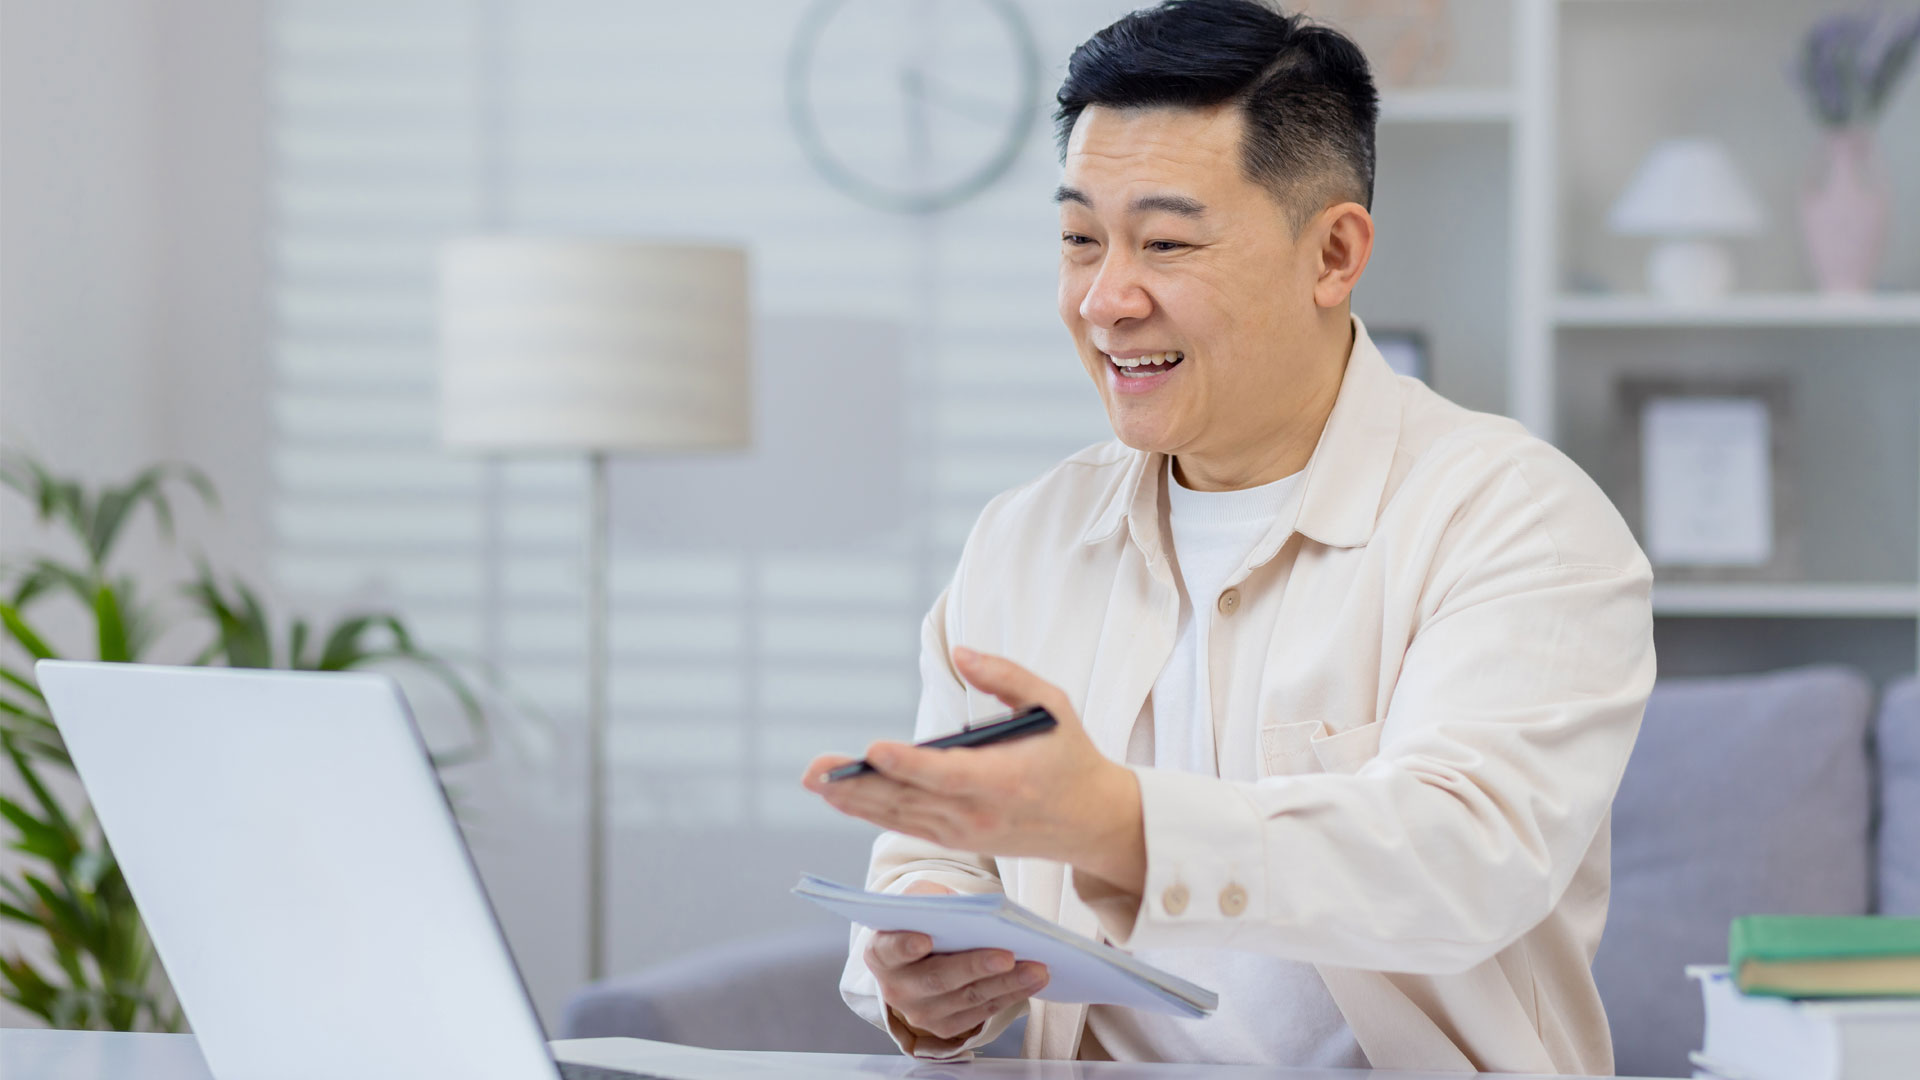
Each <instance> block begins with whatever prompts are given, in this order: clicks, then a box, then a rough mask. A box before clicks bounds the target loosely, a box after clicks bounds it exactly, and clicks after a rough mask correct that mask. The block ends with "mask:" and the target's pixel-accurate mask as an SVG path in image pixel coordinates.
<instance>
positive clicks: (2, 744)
mask: <svg viewBox="0 0 1920 1080" xmlns="http://www.w3.org/2000/svg"><path fill="white" fill-rule="evenodd" d="M0 750H4V751H5V752H6V755H7V759H8V760H9V761H12V762H13V770H14V772H16V773H18V774H19V776H20V781H21V783H24V784H26V785H27V790H28V791H29V792H31V793H32V794H33V800H34V801H35V802H37V803H39V804H40V812H41V813H42V814H44V815H45V816H46V819H47V821H48V822H50V823H51V824H52V825H53V827H54V828H56V829H59V830H60V831H61V832H62V833H64V834H66V835H67V836H69V837H72V838H73V848H74V850H78V849H79V847H80V840H79V831H78V830H76V829H75V828H74V827H73V821H72V820H71V819H70V818H68V817H67V813H66V811H65V810H63V809H61V807H60V802H59V800H58V799H55V798H54V797H53V793H52V792H51V791H48V790H47V785H46V784H45V783H43V782H41V780H40V773H39V771H38V770H36V769H35V768H34V767H33V763H32V762H29V761H28V760H27V757H26V755H25V754H23V753H21V752H20V748H19V747H18V746H15V745H14V743H13V739H12V737H11V736H0Z"/></svg>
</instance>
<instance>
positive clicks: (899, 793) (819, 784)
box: [802, 648, 1146, 892]
mask: <svg viewBox="0 0 1920 1080" xmlns="http://www.w3.org/2000/svg"><path fill="white" fill-rule="evenodd" d="M953 663H954V667H955V668H956V669H957V670H958V671H959V672H960V675H961V677H962V678H964V679H966V680H967V682H969V683H971V684H973V686H974V687H976V688H978V689H979V690H982V691H984V692H986V693H989V694H992V695H993V696H994V697H996V698H999V699H1000V701H1001V703H1003V704H1005V705H1006V706H1008V707H1009V708H1013V709H1024V708H1027V707H1028V706H1032V705H1041V706H1044V707H1045V708H1046V710H1047V711H1048V712H1050V713H1052V714H1053V716H1054V719H1055V720H1056V721H1058V722H1059V726H1058V727H1056V728H1054V729H1053V730H1052V731H1049V732H1046V733H1044V734H1040V735H1034V736H1029V737H1027V738H1023V739H1015V740H1013V741H1011V742H1005V743H997V744H994V745H991V746H980V747H969V748H965V749H954V750H929V749H924V748H921V747H916V746H911V745H908V744H906V743H899V742H887V741H882V742H876V743H874V744H873V745H872V746H869V747H868V748H867V761H868V763H869V764H871V765H872V766H873V767H874V769H875V770H876V772H874V773H869V774H867V775H864V776H857V777H854V778H853V779H850V780H837V781H832V782H828V781H827V780H825V779H823V777H824V776H825V774H826V773H827V771H828V770H830V769H833V768H836V767H837V766H840V765H844V764H846V763H847V762H849V761H852V760H853V759H852V758H847V757H842V756H839V755H834V754H825V755H822V756H820V757H817V758H815V759H813V761H812V763H810V764H809V765H808V766H807V772H806V776H805V777H804V778H803V779H802V783H804V784H805V785H806V787H807V790H809V791H812V792H814V793H816V794H818V795H820V796H821V797H822V798H824V799H826V800H827V802H828V803H830V804H831V805H832V806H833V808H834V809H836V810H839V811H840V812H841V813H844V814H851V815H853V816H854V817H857V818H862V819H864V820H866V821H871V822H873V823H874V824H875V825H879V826H881V827H882V828H886V829H891V830H893V831H895V832H901V833H906V834H907V835H909V836H917V837H919V838H921V839H923V840H930V841H932V842H934V843H936V844H939V845H941V846H942V847H950V848H955V849H958V850H961V851H972V852H976V853H978V854H981V855H1032V856H1039V857H1041V858H1048V859H1055V860H1057V861H1060V862H1064V863H1068V864H1070V865H1072V866H1074V867H1076V868H1078V869H1081V870H1084V871H1085V872H1087V873H1090V874H1092V875H1094V876H1096V877H1099V878H1101V879H1103V880H1105V881H1107V882H1108V883H1109V884H1112V885H1115V886H1118V887H1120V888H1122V889H1125V890H1127V891H1129V892H1138V891H1139V890H1140V888H1141V886H1142V883H1143V882H1144V881H1145V879H1146V841H1145V839H1144V836H1143V833H1142V831H1141V820H1140V785H1139V783H1138V781H1136V780H1135V779H1134V776H1133V773H1132V772H1131V771H1130V770H1128V769H1127V768H1126V767H1125V766H1122V765H1120V764H1118V763H1116V762H1114V761H1112V760H1110V759H1109V758H1107V756H1106V755H1104V754H1102V753H1101V752H1100V750H1099V748H1098V747H1096V746H1094V745H1093V740H1091V739H1089V738H1088V737H1087V732H1086V729H1085V728H1083V727H1082V726H1081V725H1080V718H1079V717H1078V716H1077V715H1076V714H1075V713H1074V711H1073V707H1072V705H1070V704H1069V703H1068V701H1067V695H1066V694H1065V692H1063V691H1062V690H1061V689H1060V688H1059V687H1057V686H1054V685H1052V684H1050V683H1048V682H1046V681H1045V680H1043V679H1041V678H1040V677H1039V676H1037V675H1035V674H1033V673H1032V672H1030V671H1028V670H1026V669H1025V668H1023V667H1021V666H1020V665H1018V664H1015V663H1014V662H1012V661H1011V660H1006V659H1003V658H1001V657H997V656H988V655H986V654H984V653H977V652H974V651H973V650H972V649H966V648H958V649H955V650H954V651H953Z"/></svg>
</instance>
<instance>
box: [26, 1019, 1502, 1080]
mask: <svg viewBox="0 0 1920 1080" xmlns="http://www.w3.org/2000/svg"><path fill="white" fill-rule="evenodd" d="M553 1052H554V1055H555V1056H556V1057H560V1058H563V1059H565V1060H567V1061H580V1062H586V1063H588V1064H593V1065H605V1066H608V1067H611V1068H621V1069H651V1070H653V1071H657V1072H662V1073H665V1074H666V1075H669V1076H671V1075H673V1072H674V1068H673V1067H674V1065H675V1064H676V1062H685V1061H688V1060H691V1058H692V1057H693V1056H701V1057H708V1056H711V1058H712V1059H713V1060H714V1061H716V1062H721V1063H724V1062H726V1061H728V1060H733V1061H744V1060H753V1061H763V1062H767V1063H769V1064H779V1065H784V1066H785V1067H786V1068H785V1070H783V1071H785V1072H787V1073H788V1074H789V1075H794V1076H800V1075H802V1074H805V1075H807V1076H810V1077H813V1076H820V1075H822V1074H825V1075H836V1074H837V1075H841V1076H847V1077H856V1078H862V1080H864V1078H870V1077H878V1078H886V1080H948V1078H950V1080H963V1078H964V1080H1173V1078H1174V1077H1207V1078H1218V1080H1254V1078H1256V1077H1264V1078H1267V1080H1358V1078H1360V1077H1366V1076H1378V1077H1381V1078H1382V1080H1385V1078H1387V1077H1394V1078H1396V1080H1465V1078H1464V1075H1463V1074H1461V1073H1441V1072H1431V1073H1430V1072H1392V1073H1390V1072H1378V1073H1375V1072H1368V1071H1366V1070H1349V1069H1282V1068H1267V1067H1259V1066H1246V1065H1119V1064H1107V1063H1099V1062H1082V1061H1008V1060H996V1059H987V1058H982V1059H980V1060H977V1061H975V1062H973V1063H971V1064H967V1065H941V1064H935V1063H931V1062H923V1061H914V1060H913V1059H911V1058H907V1057H896V1056H884V1057H867V1056H862V1055H858V1054H771V1053H754V1054H748V1053H728V1054H724V1055H721V1054H716V1053H715V1052H712V1051H689V1050H688V1049H687V1048H684V1047H676V1046H672V1045H670V1044H667V1043H652V1042H646V1041H644V1040H641V1039H573V1040H564V1041H560V1042H556V1043H554V1044H553ZM772 1075H773V1074H769V1076H770V1077H771V1076H772ZM1481 1075H1482V1076H1486V1077H1489V1078H1493V1077H1496V1076H1497V1077H1498V1080H1526V1078H1525V1077H1522V1076H1520V1075H1518V1074H1515V1073H1498V1074H1494V1073H1483V1074H1481ZM0 1077H5V1078H6V1080H211V1078H210V1077H209V1075H208V1073H207V1067H206V1064H205V1062H203V1061H202V1060H201V1058H200V1049H199V1047H198V1046H197V1045H196V1044H195V1043H194V1041H193V1036H191V1035H123V1034H111V1033H106V1032H96V1031H41V1030H34V1029H19V1028H9V1029H0Z"/></svg>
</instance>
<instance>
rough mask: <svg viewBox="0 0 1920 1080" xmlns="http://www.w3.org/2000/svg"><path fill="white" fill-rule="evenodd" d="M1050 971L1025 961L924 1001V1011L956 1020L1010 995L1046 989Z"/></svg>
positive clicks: (922, 1007)
mask: <svg viewBox="0 0 1920 1080" xmlns="http://www.w3.org/2000/svg"><path fill="white" fill-rule="evenodd" d="M1046 970H1047V969H1046V965H1044V964H1037V963H1034V962H1033V961H1031V960H1025V961H1022V962H1021V963H1019V964H1017V965H1015V966H1014V967H1013V968H1011V969H1010V970H1008V971H1006V972H1004V973H1002V974H999V975H988V976H986V977H984V978H979V979H975V980H973V981H972V982H970V983H968V984H966V985H965V986H962V987H961V988H960V989H958V990H953V991H949V992H948V993H945V994H942V995H940V996H939V997H937V998H931V999H928V1000H926V1001H922V1002H921V1003H920V1008H921V1011H923V1012H927V1013H930V1014H932V1015H934V1016H955V1015H959V1014H960V1013H962V1012H965V1011H967V1010H969V1009H977V1008H980V1007H981V1006H983V1005H990V1004H992V1003H994V1002H996V1001H999V1000H1001V999H1002V998H1005V997H1008V996H1010V995H1026V994H1031V993H1033V992H1034V991H1035V990H1037V989H1039V988H1040V987H1042V986H1044V985H1046Z"/></svg>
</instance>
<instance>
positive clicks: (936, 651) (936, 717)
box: [840, 588, 1027, 1060]
mask: <svg viewBox="0 0 1920 1080" xmlns="http://www.w3.org/2000/svg"><path fill="white" fill-rule="evenodd" d="M952 592H953V590H952V589H951V588H949V589H947V590H946V591H945V592H942V593H941V594H940V597H939V599H937V600H935V601H934V604H933V610H932V611H930V612H928V614H927V617H926V620H925V621H924V622H923V623H922V624H921V631H920V675H921V686H922V690H921V696H920V709H919V713H918V715H917V717H916V719H915V722H914V732H915V737H916V738H922V739H924V738H929V737H931V736H933V735H937V734H940V733H942V732H946V731H952V730H954V729H957V728H959V727H960V726H961V725H963V724H964V723H965V722H966V720H967V699H966V689H965V686H964V684H962V683H961V681H960V676H959V674H958V673H957V672H955V671H954V670H953V667H952V656H951V650H949V648H948V647H947V642H948V641H949V640H950V637H949V632H948V618H949V603H950V597H951V595H952ZM917 881H932V882H936V883H938V884H941V885H945V886H946V887H948V888H950V889H952V890H954V891H955V892H963V893H986V892H1001V891H1003V890H1002V885H1001V881H1000V875H999V871H998V869H997V867H996V866H995V864H994V861H993V860H992V859H991V858H989V857H987V856H984V855H978V854H974V853H972V852H965V851H958V850H955V849H953V848H946V847H941V846H940V845H938V844H935V843H932V842H930V841H926V840H920V839H917V838H915V837H911V836H907V835H904V834H902V833H896V832H883V833H881V834H880V836H879V838H878V839H876V840H875V841H874V843H873V858H872V860H871V862H870V863H869V865H868V869H867V888H869V889H872V890H876V891H882V892H895V893H897V892H904V891H905V890H906V888H907V887H908V886H909V885H912V884H913V883H914V882H917ZM872 940H873V931H872V930H869V929H867V928H866V927H864V926H859V925H855V926H854V927H853V932H852V938H851V941H850V942H849V945H848V955H847V966H846V969H845V971H844V972H843V973H842V975H841V978H840V996H841V997H842V998H844V999H845V1000H846V1003H847V1005H848V1006H850V1007H851V1008H852V1009H853V1011H854V1012H855V1013H857V1014H859V1015H860V1016H861V1017H862V1018H864V1019H865V1020H866V1021H867V1022H868V1023H870V1024H873V1025H874V1026H875V1027H878V1028H880V1029H881V1030H883V1031H885V1032H886V1033H887V1034H888V1035H891V1036H892V1037H893V1040H894V1042H895V1043H896V1044H898V1045H899V1047H900V1049H901V1050H902V1051H904V1052H906V1053H908V1054H911V1055H913V1056H914V1057H924V1058H934V1059H940V1060H947V1059H954V1058H969V1057H971V1056H972V1054H973V1051H974V1049H975V1048H977V1047H980V1046H984V1045H986V1044H987V1043H990V1042H992V1041H993V1040H994V1039H995V1038H997V1037H999V1035H1000V1033H1001V1032H1003V1031H1005V1030H1006V1029H1007V1025H1009V1024H1011V1023H1013V1021H1014V1020H1015V1019H1017V1018H1018V1017H1020V1016H1021V1015H1023V1014H1024V1013H1025V1012H1026V1008H1027V1006H1026V1003H1025V1002H1021V1003H1020V1004H1018V1005H1016V1006H1012V1007H1010V1008H1007V1009H1004V1010H1002V1011H1001V1012H1000V1013H999V1014H997V1015H995V1016H994V1017H992V1018H991V1019H989V1020H988V1021H987V1022H986V1023H985V1024H983V1025H982V1026H981V1027H980V1029H979V1030H977V1031H975V1032H974V1033H973V1034H972V1035H969V1036H967V1037H965V1038H960V1039H937V1038H934V1037H932V1036H930V1035H921V1034H918V1033H916V1032H914V1031H913V1030H912V1029H910V1028H908V1027H907V1026H906V1025H905V1024H904V1023H902V1022H901V1021H900V1018H899V1017H898V1016H897V1015H895V1014H894V1013H893V1011H892V1010H891V1009H890V1008H888V1006H887V1003H886V1001H885V1000H884V999H883V997H882V995H881V993H880V984H879V981H878V980H876V979H875V978H874V976H873V973H872V972H871V971H869V970H868V969H867V964H866V951H867V945H868V944H869V943H870V942H871V941H872Z"/></svg>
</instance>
